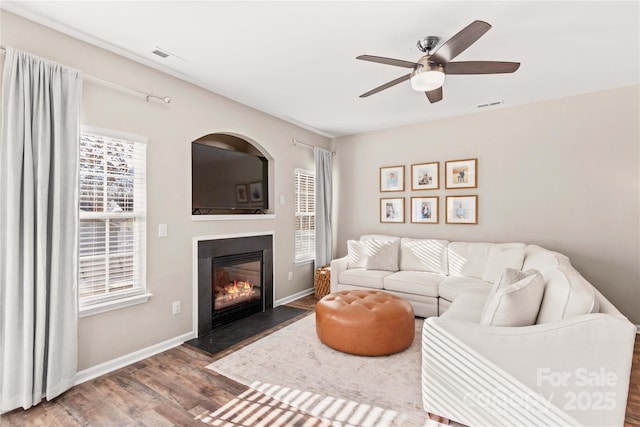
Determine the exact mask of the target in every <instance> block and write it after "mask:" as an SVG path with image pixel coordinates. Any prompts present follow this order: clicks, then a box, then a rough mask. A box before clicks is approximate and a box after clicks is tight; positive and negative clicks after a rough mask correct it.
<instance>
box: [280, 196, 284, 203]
mask: <svg viewBox="0 0 640 427" xmlns="http://www.w3.org/2000/svg"><path fill="white" fill-rule="evenodd" d="M280 204H281V205H284V196H280Z"/></svg>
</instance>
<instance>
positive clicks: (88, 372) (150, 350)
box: [75, 288, 314, 385]
mask: <svg viewBox="0 0 640 427" xmlns="http://www.w3.org/2000/svg"><path fill="white" fill-rule="evenodd" d="M313 292H314V288H309V289H305V290H304V291H300V292H297V293H295V294H293V295H290V296H288V297H285V298H282V299H279V300H276V301H275V302H274V307H277V306H279V305H284V304H288V303H290V302H292V301H295V300H297V299H300V298H302V297H305V296H307V295H310V294H312V293H313ZM195 336H196V334H195V333H194V332H193V331H192V332H188V333H186V334H183V335H180V336H177V337H175V338H171V339H168V340H167V341H163V342H161V343H158V344H154V345H152V346H150V347H147V348H143V349H141V350H138V351H134V352H133V353H129V354H125V355H124V356H120V357H118V358H115V359H113V360H109V361H108V362H104V363H101V364H99V365H96V366H93V367H91V368H88V369H85V370H82V371H80V372H78V373H77V374H76V378H75V385H78V384H82V383H83V382H86V381H89V380H92V379H94V378H97V377H99V376H101V375H105V374H108V373H109V372H113V371H115V370H117V369H120V368H124V367H125V366H128V365H131V364H132V363H135V362H138V361H140V360H142V359H146V358H147V357H151V356H153V355H156V354H158V353H162V352H163V351H167V350H169V349H172V348H174V347H177V346H179V345H181V344H182V343H184V342H185V341H188V340H190V339H192V338H195Z"/></svg>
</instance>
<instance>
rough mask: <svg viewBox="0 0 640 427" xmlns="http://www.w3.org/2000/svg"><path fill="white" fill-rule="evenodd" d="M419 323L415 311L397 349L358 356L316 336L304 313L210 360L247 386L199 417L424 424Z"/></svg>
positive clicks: (241, 422) (381, 426)
mask: <svg viewBox="0 0 640 427" xmlns="http://www.w3.org/2000/svg"><path fill="white" fill-rule="evenodd" d="M421 328H422V320H421V319H416V337H415V339H414V342H413V344H412V345H411V346H410V347H409V348H408V349H407V350H405V351H403V352H401V353H397V354H394V355H390V356H383V357H362V356H354V355H349V354H345V353H341V352H338V351H335V350H333V349H331V348H329V347H327V346H325V345H324V344H322V343H321V342H320V341H319V340H318V338H317V335H316V332H315V316H314V315H310V316H307V317H305V318H303V319H302V320H299V321H297V322H295V323H293V324H291V325H289V326H287V327H285V328H283V329H281V330H279V331H277V332H275V333H273V334H271V335H269V336H267V337H265V338H262V339H261V340H259V341H256V342H255V343H253V344H250V345H249V346H247V347H244V348H242V349H240V350H238V351H236V352H234V353H232V354H230V355H228V356H226V357H224V358H222V359H219V360H217V361H215V362H213V363H212V364H210V365H209V366H208V368H209V369H212V370H214V371H216V372H218V373H220V374H222V375H224V376H226V377H228V378H231V379H233V380H235V381H238V382H240V383H242V384H245V385H247V386H248V387H249V389H248V390H247V391H246V392H245V393H243V394H241V395H240V396H237V398H236V399H234V400H232V401H231V402H229V403H228V404H227V405H225V406H224V407H222V408H220V409H219V410H217V411H215V412H212V413H206V414H202V415H201V416H199V417H198V419H199V420H200V421H202V422H205V423H207V424H210V425H216V426H225V427H236V426H262V425H264V426H279V425H280V426H309V427H311V426H340V427H346V426H354V427H355V426H363V427H368V426H371V427H374V426H375V427H385V426H390V427H391V426H410V427H422V426H425V425H427V424H426V423H427V417H426V414H425V412H424V411H423V410H422V403H421V387H420V381H421V379H420V378H421V373H420V363H421V362H420V359H421V353H420V344H421V343H420V335H421V334H420V331H421ZM270 417H271V418H270Z"/></svg>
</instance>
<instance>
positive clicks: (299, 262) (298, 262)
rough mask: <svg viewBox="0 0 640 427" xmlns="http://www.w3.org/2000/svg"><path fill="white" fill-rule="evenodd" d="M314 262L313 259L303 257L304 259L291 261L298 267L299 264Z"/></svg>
mask: <svg viewBox="0 0 640 427" xmlns="http://www.w3.org/2000/svg"><path fill="white" fill-rule="evenodd" d="M314 262H315V260H314V259H305V260H302V261H295V262H294V263H293V265H294V266H296V267H299V266H301V265H307V264H313V263H314Z"/></svg>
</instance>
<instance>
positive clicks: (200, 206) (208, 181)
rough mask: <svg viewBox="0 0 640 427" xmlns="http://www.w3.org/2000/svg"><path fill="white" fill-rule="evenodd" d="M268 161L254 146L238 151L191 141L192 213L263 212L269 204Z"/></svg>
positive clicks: (233, 148) (232, 148) (235, 148)
mask: <svg viewBox="0 0 640 427" xmlns="http://www.w3.org/2000/svg"><path fill="white" fill-rule="evenodd" d="M243 142H246V141H243ZM214 144H215V143H214ZM218 145H220V144H218ZM222 145H223V144H222ZM251 148H253V147H251ZM247 151H249V152H247ZM251 151H253V152H251ZM268 164H269V163H268V161H267V159H266V158H265V157H263V156H262V155H260V153H259V152H257V150H255V148H253V150H246V151H238V149H237V147H227V148H222V147H219V146H214V145H212V144H211V143H209V142H197V141H194V142H192V143H191V196H192V197H191V213H192V214H193V215H208V214H234V213H264V211H266V210H267V209H268V208H269V199H268V196H269V190H268V189H269V182H268V177H269V176H268Z"/></svg>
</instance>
